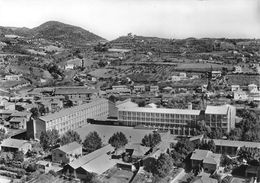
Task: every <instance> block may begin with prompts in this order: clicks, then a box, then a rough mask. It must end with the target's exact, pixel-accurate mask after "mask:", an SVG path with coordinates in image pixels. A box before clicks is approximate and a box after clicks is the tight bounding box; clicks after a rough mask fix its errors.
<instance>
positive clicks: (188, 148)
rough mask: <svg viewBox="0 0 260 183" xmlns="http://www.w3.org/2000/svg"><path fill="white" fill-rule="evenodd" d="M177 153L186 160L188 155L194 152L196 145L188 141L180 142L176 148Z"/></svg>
mask: <svg viewBox="0 0 260 183" xmlns="http://www.w3.org/2000/svg"><path fill="white" fill-rule="evenodd" d="M174 149H175V151H176V152H177V153H179V154H180V156H181V159H182V160H184V159H185V158H186V156H187V155H188V154H190V153H191V152H192V151H194V144H193V143H192V142H190V141H189V140H187V139H183V140H180V141H179V142H178V143H177V144H176V145H175V147H174Z"/></svg>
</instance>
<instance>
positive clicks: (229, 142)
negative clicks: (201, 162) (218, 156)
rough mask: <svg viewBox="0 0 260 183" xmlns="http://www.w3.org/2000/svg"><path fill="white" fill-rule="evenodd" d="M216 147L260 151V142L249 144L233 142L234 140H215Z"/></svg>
mask: <svg viewBox="0 0 260 183" xmlns="http://www.w3.org/2000/svg"><path fill="white" fill-rule="evenodd" d="M213 141H214V143H215V145H216V146H226V147H243V146H245V147H252V148H259V149H260V142H249V141H233V140H222V139H213Z"/></svg>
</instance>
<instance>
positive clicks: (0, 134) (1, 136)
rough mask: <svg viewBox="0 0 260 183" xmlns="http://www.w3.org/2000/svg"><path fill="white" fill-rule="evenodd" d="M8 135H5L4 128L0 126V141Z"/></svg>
mask: <svg viewBox="0 0 260 183" xmlns="http://www.w3.org/2000/svg"><path fill="white" fill-rule="evenodd" d="M7 137H8V136H7V135H6V131H5V129H4V128H0V143H1V142H2V141H3V140H4V139H6V138H7Z"/></svg>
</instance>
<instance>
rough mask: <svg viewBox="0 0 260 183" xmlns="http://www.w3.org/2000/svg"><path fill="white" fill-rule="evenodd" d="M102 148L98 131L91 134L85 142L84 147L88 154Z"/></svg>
mask: <svg viewBox="0 0 260 183" xmlns="http://www.w3.org/2000/svg"><path fill="white" fill-rule="evenodd" d="M101 146H102V139H101V138H100V137H99V135H98V133H97V132H96V131H94V132H90V133H89V134H88V135H87V136H86V138H85V140H84V142H83V147H84V149H85V150H86V151H87V152H88V153H91V152H93V151H95V150H97V149H99V148H101Z"/></svg>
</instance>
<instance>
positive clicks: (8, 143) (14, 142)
mask: <svg viewBox="0 0 260 183" xmlns="http://www.w3.org/2000/svg"><path fill="white" fill-rule="evenodd" d="M26 143H29V142H28V141H26V140H18V139H11V138H8V139H5V140H3V141H2V144H1V146H4V147H12V148H20V147H22V146H23V145H24V144H26Z"/></svg>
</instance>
